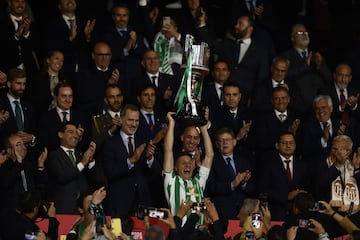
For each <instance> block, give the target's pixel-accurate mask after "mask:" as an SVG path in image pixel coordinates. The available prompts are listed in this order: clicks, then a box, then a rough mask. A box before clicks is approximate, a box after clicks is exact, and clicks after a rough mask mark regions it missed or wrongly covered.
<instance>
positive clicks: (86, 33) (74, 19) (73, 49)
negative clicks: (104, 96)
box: [44, 0, 95, 82]
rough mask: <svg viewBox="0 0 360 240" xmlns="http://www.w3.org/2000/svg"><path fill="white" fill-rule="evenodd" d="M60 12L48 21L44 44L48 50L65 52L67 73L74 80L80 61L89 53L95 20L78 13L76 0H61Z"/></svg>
mask: <svg viewBox="0 0 360 240" xmlns="http://www.w3.org/2000/svg"><path fill="white" fill-rule="evenodd" d="M58 8H59V10H60V14H59V15H57V16H55V17H54V18H53V19H51V20H50V21H49V22H48V26H47V28H46V31H45V37H44V41H45V42H44V46H45V49H46V50H47V51H50V50H60V51H61V52H63V53H64V67H63V69H64V71H65V75H66V76H67V77H68V78H69V81H70V82H72V81H73V79H74V74H75V73H76V72H77V71H78V67H79V63H80V62H81V61H82V60H83V58H87V57H88V54H89V43H90V41H91V37H92V36H91V34H92V32H93V29H94V26H95V20H87V21H86V20H84V19H82V18H81V17H80V16H79V15H78V14H76V11H77V1H76V0H59V4H58Z"/></svg>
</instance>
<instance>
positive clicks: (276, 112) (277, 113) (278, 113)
mask: <svg viewBox="0 0 360 240" xmlns="http://www.w3.org/2000/svg"><path fill="white" fill-rule="evenodd" d="M274 111H275V114H276V116H279V115H280V114H285V115H286V116H287V115H288V114H287V110H285V112H279V111H278V110H276V109H274Z"/></svg>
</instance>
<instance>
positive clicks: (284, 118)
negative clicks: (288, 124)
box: [279, 113, 286, 122]
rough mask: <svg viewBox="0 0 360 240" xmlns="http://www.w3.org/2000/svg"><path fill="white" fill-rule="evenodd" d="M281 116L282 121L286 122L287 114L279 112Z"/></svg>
mask: <svg viewBox="0 0 360 240" xmlns="http://www.w3.org/2000/svg"><path fill="white" fill-rule="evenodd" d="M279 118H280V121H281V122H284V121H285V120H286V114H284V113H281V114H279Z"/></svg>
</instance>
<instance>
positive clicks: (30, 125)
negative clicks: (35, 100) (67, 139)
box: [0, 68, 36, 147]
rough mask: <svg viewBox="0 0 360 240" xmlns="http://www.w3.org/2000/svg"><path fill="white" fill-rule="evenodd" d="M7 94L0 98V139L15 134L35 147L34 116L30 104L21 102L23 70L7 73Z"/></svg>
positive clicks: (16, 69)
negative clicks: (0, 114) (0, 116)
mask: <svg viewBox="0 0 360 240" xmlns="http://www.w3.org/2000/svg"><path fill="white" fill-rule="evenodd" d="M7 77H8V82H7V86H8V92H7V94H5V95H3V96H0V109H1V110H2V115H3V119H2V121H3V123H2V124H1V125H0V139H4V138H5V137H6V136H8V135H10V134H12V133H16V134H17V135H18V136H20V137H21V138H22V139H23V141H24V142H25V143H26V144H30V146H32V147H33V146H35V144H36V137H35V135H36V134H35V130H36V129H35V125H36V124H35V114H34V111H33V108H32V106H31V105H30V104H28V103H26V102H24V101H23V100H22V96H23V94H24V91H25V86H26V80H27V77H26V73H25V71H24V70H21V69H18V68H12V69H10V70H9V72H8V73H7Z"/></svg>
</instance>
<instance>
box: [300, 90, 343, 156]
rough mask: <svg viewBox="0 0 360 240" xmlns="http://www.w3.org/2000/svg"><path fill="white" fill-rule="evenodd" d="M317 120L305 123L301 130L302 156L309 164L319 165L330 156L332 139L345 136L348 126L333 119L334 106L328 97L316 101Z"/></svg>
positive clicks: (321, 97)
mask: <svg viewBox="0 0 360 240" xmlns="http://www.w3.org/2000/svg"><path fill="white" fill-rule="evenodd" d="M313 106H314V111H315V117H316V119H315V120H312V121H307V122H304V125H303V127H302V128H301V141H302V146H301V147H302V150H301V152H302V154H303V156H304V159H307V160H308V161H309V162H313V163H317V162H319V161H322V160H323V159H325V158H326V157H327V156H328V155H329V151H330V146H331V143H332V139H333V138H334V137H335V136H336V135H339V134H344V133H345V129H346V126H345V125H344V124H341V123H340V120H339V119H337V118H331V114H332V112H333V104H332V100H331V97H330V96H328V95H319V96H317V97H316V98H315V99H314V104H313Z"/></svg>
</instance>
